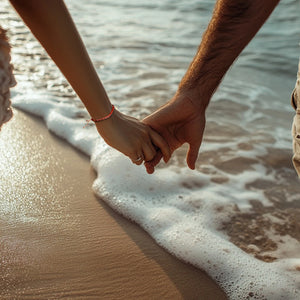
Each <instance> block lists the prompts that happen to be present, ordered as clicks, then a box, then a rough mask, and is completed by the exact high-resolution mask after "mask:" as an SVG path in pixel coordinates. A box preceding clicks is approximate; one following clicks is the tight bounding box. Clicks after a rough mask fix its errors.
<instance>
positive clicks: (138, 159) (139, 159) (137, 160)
mask: <svg viewBox="0 0 300 300" xmlns="http://www.w3.org/2000/svg"><path fill="white" fill-rule="evenodd" d="M141 160H143V156H139V157H138V158H137V159H134V160H133V161H134V162H139V161H141Z"/></svg>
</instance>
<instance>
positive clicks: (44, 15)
mask: <svg viewBox="0 0 300 300" xmlns="http://www.w3.org/2000/svg"><path fill="white" fill-rule="evenodd" d="M10 2H11V4H12V5H13V6H14V7H15V9H16V10H17V12H18V13H19V14H20V16H21V18H22V19H23V20H24V22H25V23H26V24H27V26H28V27H29V28H30V30H31V31H32V33H33V34H34V35H35V37H36V38H37V39H38V40H39V41H40V43H41V44H42V45H43V47H44V48H45V50H46V51H47V52H48V54H49V55H50V57H51V58H52V59H53V61H54V62H55V63H56V65H57V66H58V67H59V69H60V70H61V71H62V73H63V74H64V75H65V77H66V78H67V80H68V81H69V83H70V84H71V85H72V87H73V88H74V90H75V92H76V93H77V94H78V96H79V97H80V99H81V100H82V101H83V103H84V104H85V106H86V108H87V109H88V111H89V113H90V114H91V115H92V116H93V117H101V116H103V115H107V113H108V112H109V111H110V110H111V104H110V101H109V99H108V97H107V95H106V92H105V90H104V88H103V86H102V84H101V82H100V79H99V77H98V75H97V73H96V71H95V69H94V67H93V64H92V62H91V60H90V58H89V56H88V53H87V51H86V48H85V46H84V44H83V42H82V40H81V38H80V35H79V33H78V32H77V30H76V27H75V25H74V23H73V21H72V18H71V16H70V14H69V12H68V10H67V8H66V6H65V4H64V2H63V0H10Z"/></svg>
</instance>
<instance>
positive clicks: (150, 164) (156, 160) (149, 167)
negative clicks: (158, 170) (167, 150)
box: [145, 150, 163, 174]
mask: <svg viewBox="0 0 300 300" xmlns="http://www.w3.org/2000/svg"><path fill="white" fill-rule="evenodd" d="M162 157H163V155H162V153H161V151H160V150H158V151H157V152H156V155H155V156H154V158H153V159H152V160H151V161H146V162H145V168H146V170H147V173H148V174H152V173H154V168H155V166H156V165H157V164H158V163H159V162H160V160H161V158H162Z"/></svg>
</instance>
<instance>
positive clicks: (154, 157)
mask: <svg viewBox="0 0 300 300" xmlns="http://www.w3.org/2000/svg"><path fill="white" fill-rule="evenodd" d="M204 127H205V109H201V108H199V107H197V106H196V105H195V104H194V103H193V102H192V101H191V99H190V98H189V97H187V96H185V95H184V94H179V93H177V94H176V95H175V96H174V98H173V99H171V100H170V101H169V102H168V103H167V104H165V105H164V106H162V107H161V108H159V109H158V110H157V111H155V112H154V113H153V114H151V115H149V116H148V117H146V118H145V119H144V120H143V121H142V122H140V121H139V120H137V119H134V118H132V117H129V116H126V115H124V114H122V113H120V112H119V111H117V110H116V111H115V113H114V115H113V116H112V118H110V119H109V120H106V121H105V122H103V123H99V124H97V129H98V131H99V133H100V135H101V136H102V137H103V138H104V140H105V141H106V143H107V144H109V145H110V146H112V147H113V148H115V149H117V150H119V151H120V152H122V153H123V154H125V155H126V156H128V157H129V158H130V159H131V160H132V162H133V163H135V164H137V165H140V164H142V163H143V162H145V163H144V164H145V167H146V170H147V172H148V173H149V174H152V173H153V172H154V169H155V166H156V165H157V164H158V163H159V162H160V160H161V159H162V158H163V159H164V161H165V162H166V163H167V162H168V161H169V159H170V157H171V155H172V153H173V152H174V151H175V150H176V149H177V148H179V147H180V146H181V145H183V144H184V143H188V144H189V150H188V152H187V157H186V161H187V165H188V166H189V168H191V169H195V163H196V160H197V157H198V152H199V148H200V145H201V142H202V136H203V132H204Z"/></svg>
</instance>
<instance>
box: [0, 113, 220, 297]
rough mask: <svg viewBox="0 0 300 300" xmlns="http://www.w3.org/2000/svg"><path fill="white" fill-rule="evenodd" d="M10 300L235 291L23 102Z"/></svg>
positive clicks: (6, 208) (17, 131)
mask: <svg viewBox="0 0 300 300" xmlns="http://www.w3.org/2000/svg"><path fill="white" fill-rule="evenodd" d="M0 160H1V163H0V182H1V184H0V198H1V203H0V211H1V213H0V215H1V218H0V262H1V269H0V278H1V279H0V298H1V299H61V298H64V299H220V300H221V299H226V296H225V294H224V293H223V292H222V290H221V289H220V288H219V287H218V286H217V285H216V284H215V283H214V281H212V280H211V279H210V278H209V277H208V276H207V275H206V274H205V273H204V272H202V271H201V270H199V269H197V268H195V267H193V266H191V265H189V264H186V263H183V262H181V261H179V260H178V259H176V258H175V257H174V256H172V255H170V254H169V253H167V252H166V251H164V250H163V249H162V248H161V247H159V246H158V245H157V244H156V243H155V242H154V240H153V239H152V238H151V237H150V236H149V235H148V234H147V233H146V232H145V231H144V230H143V229H141V228H140V227H139V226H137V225H136V224H134V223H132V222H130V221H128V220H127V219H125V218H123V217H122V216H120V215H119V214H117V213H115V212H114V211H113V210H112V209H110V208H109V207H108V206H107V205H106V204H105V203H104V202H103V201H102V200H101V199H99V198H97V197H96V196H95V195H94V194H93V192H92V189H91V185H92V183H93V181H94V179H95V174H94V171H93V169H92V168H91V167H90V163H89V159H88V157H87V156H85V155H84V154H82V153H81V152H79V151H78V150H76V149H75V148H73V147H71V146H70V145H69V144H67V143H66V142H64V141H62V140H61V139H58V138H57V137H55V136H54V135H53V134H51V133H50V132H49V131H48V130H47V128H46V127H45V126H44V125H43V123H42V121H41V120H40V119H38V118H35V117H33V116H28V115H27V114H24V113H22V112H19V111H17V110H15V116H14V118H13V120H12V121H10V122H9V123H7V124H6V125H4V126H3V129H2V131H1V134H0Z"/></svg>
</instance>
